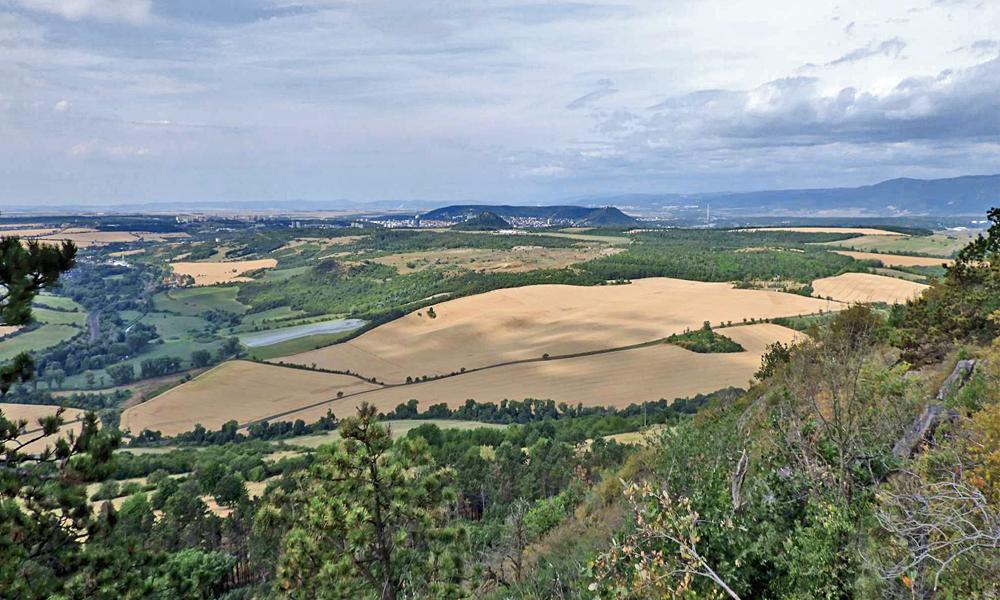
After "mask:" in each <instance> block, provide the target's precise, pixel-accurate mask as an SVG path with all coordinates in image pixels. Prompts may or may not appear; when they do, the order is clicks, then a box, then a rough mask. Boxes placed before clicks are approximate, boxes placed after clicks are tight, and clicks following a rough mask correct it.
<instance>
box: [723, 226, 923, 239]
mask: <svg viewBox="0 0 1000 600" xmlns="http://www.w3.org/2000/svg"><path fill="white" fill-rule="evenodd" d="M743 231H764V232H766V231H791V232H798V233H850V234H854V235H884V236H891V237H908V236H906V235H904V234H901V233H897V232H895V231H887V230H885V229H876V228H872V227H754V228H751V229H744V230H743Z"/></svg>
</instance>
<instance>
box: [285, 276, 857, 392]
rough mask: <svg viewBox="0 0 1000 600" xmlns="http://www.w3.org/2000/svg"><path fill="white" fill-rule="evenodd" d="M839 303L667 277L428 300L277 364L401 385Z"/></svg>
mask: <svg viewBox="0 0 1000 600" xmlns="http://www.w3.org/2000/svg"><path fill="white" fill-rule="evenodd" d="M838 308H839V305H835V304H833V303H830V302H827V301H824V300H820V299H817V298H806V297H804V296H798V295H794V294H786V293H781V292H772V291H762V290H737V289H734V288H733V287H732V286H731V285H730V284H727V283H702V282H695V281H685V280H680V279H668V278H650V279H641V280H636V281H635V282H633V283H632V284H630V285H618V286H597V287H580V286H569V285H537V286H527V287H520V288H511V289H504V290H496V291H493V292H488V293H485V294H479V295H476V296H469V297H466V298H459V299H456V300H451V301H448V302H443V303H441V304H438V305H435V306H434V312H435V313H436V315H437V317H436V318H433V319H432V318H430V317H429V315H428V313H427V310H425V309H422V310H420V311H415V312H413V313H410V314H409V315H407V316H405V317H402V318H400V319H397V320H395V321H393V322H391V323H388V324H386V325H383V326H381V327H378V328H376V329H374V330H372V331H370V332H367V333H365V334H364V335H362V336H360V337H358V338H356V339H354V340H351V341H349V342H345V343H342V344H336V345H334V346H328V347H326V348H322V349H319V350H313V351H309V352H304V353H302V354H297V355H294V356H291V357H286V358H284V359H282V360H284V361H285V362H290V363H297V364H303V365H307V366H308V365H311V364H313V363H315V364H316V365H317V366H319V367H322V368H327V369H331V370H339V371H345V370H350V371H353V372H356V373H360V374H362V375H364V376H366V377H377V378H378V379H379V380H380V381H385V382H388V383H400V382H403V381H404V380H405V379H406V377H407V376H413V377H422V376H424V375H427V376H433V375H445V374H450V373H452V372H456V371H460V370H461V369H462V368H465V369H467V370H468V369H473V368H476V367H482V366H486V365H492V364H497V363H502V362H509V361H514V360H525V359H536V358H540V357H541V356H542V355H543V354H549V355H551V356H558V355H564V354H575V353H580V352H590V351H594V350H602V349H607V348H616V347H621V346H628V345H632V344H637V343H642V342H648V341H651V340H656V339H660V338H664V337H667V336H669V335H670V334H673V333H679V332H683V331H684V330H685V329H687V328H692V329H693V328H697V327H700V326H701V324H702V323H703V322H704V321H706V320H708V321H711V322H712V323H713V324H714V325H717V324H719V323H720V322H726V321H732V322H734V323H741V322H742V321H743V319H744V318H746V319H747V320H749V319H751V318H757V319H760V318H771V317H779V316H789V315H799V314H810V313H815V312H819V311H820V310H831V309H832V310H836V309H838ZM475 389H476V388H470V390H475ZM467 393H468V394H469V395H470V396H471V395H473V392H472V391H470V392H467Z"/></svg>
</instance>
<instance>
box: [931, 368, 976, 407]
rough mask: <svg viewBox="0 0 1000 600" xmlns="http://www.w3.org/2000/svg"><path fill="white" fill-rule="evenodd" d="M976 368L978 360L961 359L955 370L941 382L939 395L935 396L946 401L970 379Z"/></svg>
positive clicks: (936, 398) (939, 400)
mask: <svg viewBox="0 0 1000 600" xmlns="http://www.w3.org/2000/svg"><path fill="white" fill-rule="evenodd" d="M975 370H976V361H974V360H960V361H958V364H956V365H955V370H954V371H952V372H951V375H949V376H948V378H947V379H945V380H944V383H942V384H941V389H939V390H938V393H937V396H935V397H934V399H935V400H937V401H938V402H944V401H945V400H946V399H947V398H948V397H949V396H951V395H952V394H954V393H955V392H957V391H958V390H960V389H962V386H964V385H965V384H966V382H967V381H969V378H970V377H972V372H973V371H975Z"/></svg>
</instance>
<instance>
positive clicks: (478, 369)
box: [239, 325, 745, 429]
mask: <svg viewBox="0 0 1000 600" xmlns="http://www.w3.org/2000/svg"><path fill="white" fill-rule="evenodd" d="M743 326H745V325H733V326H732V327H743ZM720 329H727V327H719V328H716V330H717V331H718V330H720ZM666 343H667V341H666V338H658V339H655V340H650V341H646V342H639V343H636V344H629V345H626V346H616V347H614V348H601V349H599V350H588V351H586V352H574V353H570V354H559V355H556V356H548V357H537V358H525V359H520V360H509V361H504V362H499V363H493V364H490V365H485V366H482V367H476V368H472V369H466V370H465V371H460V372H457V373H448V374H445V375H439V376H437V377H434V378H428V379H421V380H417V381H412V382H409V383H379V382H377V381H372V379H370V378H365V377H364V376H363V375H360V374H355V373H342V372H336V371H326V370H323V369H310V368H308V367H304V366H301V365H289V364H278V363H272V362H264V363H263V364H267V365H271V366H276V367H284V368H286V369H296V370H301V371H316V372H321V373H331V374H336V375H347V376H350V377H354V378H356V379H358V380H360V381H363V382H365V383H371V384H374V385H377V386H379V387H377V388H374V389H370V390H361V391H358V392H352V393H350V394H344V395H342V396H340V397H334V398H330V399H327V400H321V401H319V402H313V403H310V404H306V405H303V406H300V407H298V408H294V409H289V410H284V411H281V412H280V413H276V414H273V415H268V416H266V417H261V418H258V419H254V420H251V421H247V422H245V423H240V424H239V428H240V429H243V428H246V427H249V426H251V425H255V424H257V423H263V422H265V421H273V420H275V419H280V418H282V417H287V416H289V415H293V414H296V413H300V412H302V411H305V410H309V409H312V408H319V407H321V406H324V405H327V404H330V403H333V402H337V401H342V400H346V399H348V398H357V397H358V396H363V395H364V394H371V393H375V392H380V391H382V390H387V389H393V388H404V387H414V386H417V385H420V384H425V383H435V382H438V381H441V380H443V379H451V378H453V377H460V376H462V375H472V374H473V373H481V372H483V371H490V370H493V369H499V368H503V367H511V366H515V365H524V364H532V363H541V362H545V363H551V362H554V361H559V360H569V359H574V358H584V357H587V356H598V355H601V354H611V353H614V352H627V351H629V350H638V349H640V348H649V347H651V346H657V345H660V344H666Z"/></svg>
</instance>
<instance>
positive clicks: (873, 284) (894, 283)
mask: <svg viewBox="0 0 1000 600" xmlns="http://www.w3.org/2000/svg"><path fill="white" fill-rule="evenodd" d="M812 286H813V290H814V291H815V294H816V296H820V297H823V298H832V299H834V300H836V301H838V302H848V303H855V302H884V303H886V304H902V303H904V302H906V301H907V300H910V299H912V298H914V297H916V296H917V295H919V294H920V293H921V292H922V291H924V290H925V289H927V286H926V285H924V284H921V283H916V282H913V281H907V280H905V279H900V278H896V277H886V276H884V275H872V274H870V273H844V274H843V275H838V276H836V277H825V278H823V279H817V280H816V281H814V282H813V283H812Z"/></svg>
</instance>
